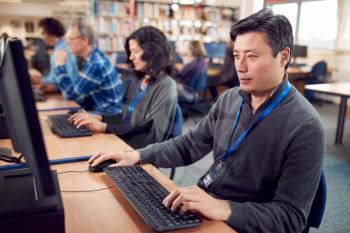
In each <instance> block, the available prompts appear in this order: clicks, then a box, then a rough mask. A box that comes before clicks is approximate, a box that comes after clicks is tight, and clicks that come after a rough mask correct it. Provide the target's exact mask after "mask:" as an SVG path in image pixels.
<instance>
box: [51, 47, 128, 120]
mask: <svg viewBox="0 0 350 233" xmlns="http://www.w3.org/2000/svg"><path fill="white" fill-rule="evenodd" d="M55 74H56V75H57V83H58V86H59V88H60V90H61V91H62V93H63V96H64V97H65V98H66V99H70V100H74V101H76V102H77V103H79V104H80V106H82V107H83V108H85V109H86V110H88V111H93V112H95V113H98V114H107V115H109V114H116V113H119V112H121V109H122V83H121V80H120V79H119V78H118V77H117V71H116V69H115V68H114V67H113V65H112V64H111V63H110V61H109V60H108V58H107V57H106V56H105V55H104V54H103V53H102V52H101V51H100V50H99V49H98V48H94V49H93V50H92V51H91V53H90V54H89V56H88V58H87V59H86V60H85V61H84V64H83V70H82V72H79V77H78V78H77V79H76V80H75V81H74V80H72V79H71V78H70V77H69V76H68V74H67V68H66V66H65V65H61V66H56V67H55Z"/></svg>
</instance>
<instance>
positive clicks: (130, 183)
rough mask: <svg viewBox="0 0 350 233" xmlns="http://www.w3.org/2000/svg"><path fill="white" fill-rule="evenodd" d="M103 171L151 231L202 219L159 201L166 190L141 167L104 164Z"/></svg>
mask: <svg viewBox="0 0 350 233" xmlns="http://www.w3.org/2000/svg"><path fill="white" fill-rule="evenodd" d="M104 171H105V172H106V173H107V174H108V175H109V176H110V177H111V178H112V179H113V181H114V182H115V183H116V184H117V186H118V187H119V189H120V190H121V191H122V193H123V194H124V196H125V197H126V198H127V199H128V201H129V202H130V203H131V205H133V207H134V208H135V209H136V210H137V212H138V213H139V214H140V215H141V217H142V218H143V219H144V220H145V221H146V223H147V224H148V225H149V226H150V227H151V228H152V229H153V230H154V231H156V232H164V231H171V230H177V229H182V228H189V227H195V226H199V225H200V224H201V223H202V220H201V219H200V218H199V217H198V216H196V215H195V214H193V213H192V212H190V211H187V212H186V213H184V214H180V213H179V212H178V211H177V212H172V211H171V210H170V209H167V208H166V207H165V206H164V205H163V204H162V201H163V200H164V198H165V197H166V196H167V195H168V194H169V191H167V190H166V189H165V188H164V187H163V186H161V185H160V184H159V183H158V181H156V180H155V179H154V178H153V177H152V176H150V175H149V174H148V173H147V172H145V170H143V168H141V167H139V166H135V167H106V168H104Z"/></svg>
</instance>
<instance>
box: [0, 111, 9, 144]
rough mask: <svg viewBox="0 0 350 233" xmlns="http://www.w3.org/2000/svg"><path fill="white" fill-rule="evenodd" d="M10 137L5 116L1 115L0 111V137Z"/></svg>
mask: <svg viewBox="0 0 350 233" xmlns="http://www.w3.org/2000/svg"><path fill="white" fill-rule="evenodd" d="M7 138H10V135H9V134H8V131H7V127H6V123H5V118H3V117H2V116H1V111H0V139H7Z"/></svg>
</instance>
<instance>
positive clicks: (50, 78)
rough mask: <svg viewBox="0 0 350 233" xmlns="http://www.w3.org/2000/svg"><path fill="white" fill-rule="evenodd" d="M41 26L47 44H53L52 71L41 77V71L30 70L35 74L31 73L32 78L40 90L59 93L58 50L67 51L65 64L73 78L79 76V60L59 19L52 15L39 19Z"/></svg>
mask: <svg viewBox="0 0 350 233" xmlns="http://www.w3.org/2000/svg"><path fill="white" fill-rule="evenodd" d="M39 28H40V31H41V36H42V39H43V41H44V42H45V44H46V45H48V46H53V51H52V53H51V55H50V72H49V73H48V74H47V75H45V76H44V77H41V74H40V73H39V74H38V73H37V74H35V73H32V72H30V73H31V74H33V75H31V78H32V81H33V84H34V85H36V86H38V88H39V90H41V91H43V92H45V93H57V92H58V89H57V79H56V78H57V77H56V74H55V72H54V68H55V64H54V61H55V56H56V51H58V50H64V51H65V52H66V53H67V58H66V61H65V66H66V69H67V73H68V76H69V77H70V78H71V79H73V80H75V79H76V78H77V77H78V68H77V61H76V58H75V56H74V55H73V54H72V52H71V50H70V48H69V47H68V45H67V43H66V42H65V41H64V39H63V36H64V34H65V33H66V32H65V29H64V26H63V24H62V23H61V22H60V21H59V20H57V19H55V18H51V17H48V18H43V19H41V20H40V21H39Z"/></svg>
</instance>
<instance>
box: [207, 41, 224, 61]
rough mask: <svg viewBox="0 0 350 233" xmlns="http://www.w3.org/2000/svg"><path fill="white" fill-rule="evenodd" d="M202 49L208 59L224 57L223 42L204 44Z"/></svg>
mask: <svg viewBox="0 0 350 233" xmlns="http://www.w3.org/2000/svg"><path fill="white" fill-rule="evenodd" d="M204 48H205V51H206V53H207V56H208V57H217V58H224V57H225V50H226V43H224V42H210V43H204Z"/></svg>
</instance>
